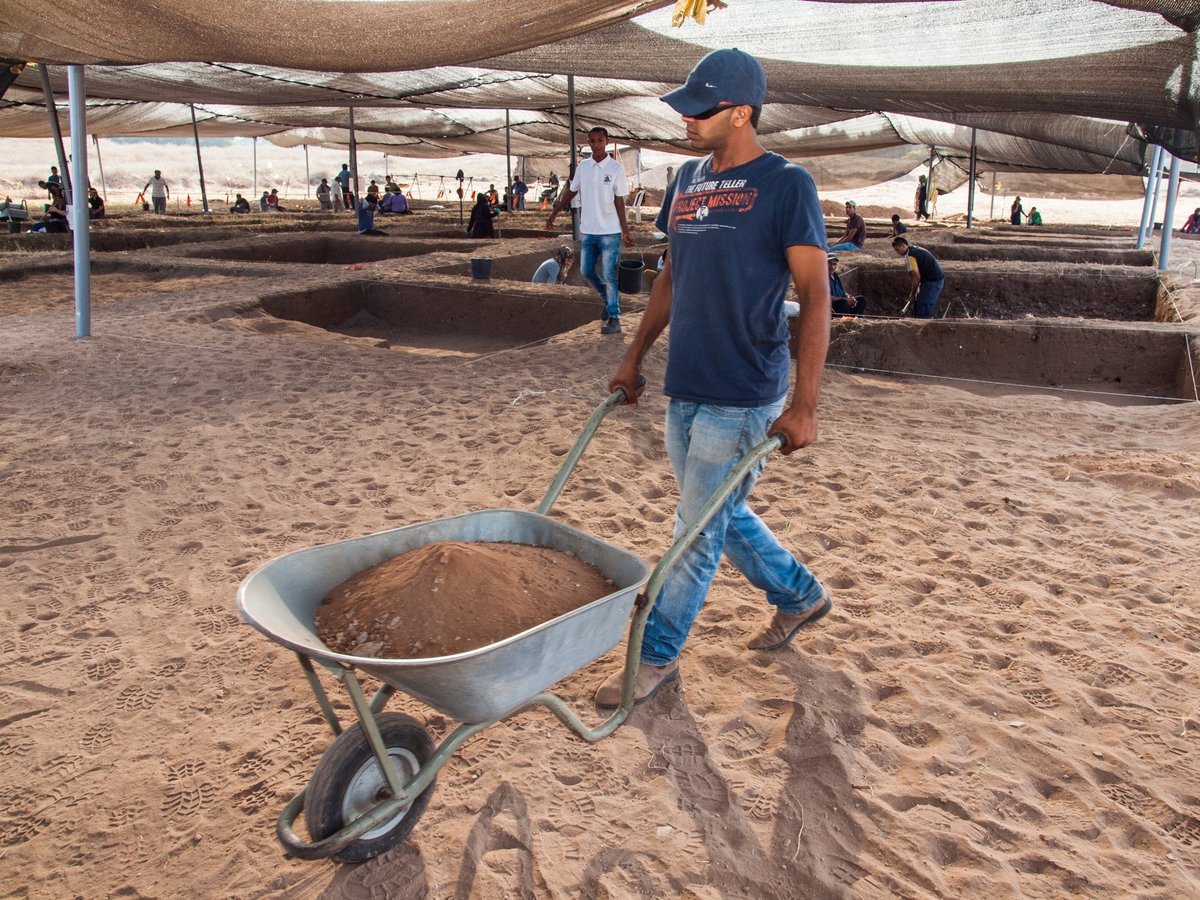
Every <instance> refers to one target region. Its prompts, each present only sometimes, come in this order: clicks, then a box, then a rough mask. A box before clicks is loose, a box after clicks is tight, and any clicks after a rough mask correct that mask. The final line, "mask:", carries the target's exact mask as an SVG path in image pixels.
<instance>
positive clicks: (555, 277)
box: [533, 244, 575, 284]
mask: <svg viewBox="0 0 1200 900" xmlns="http://www.w3.org/2000/svg"><path fill="white" fill-rule="evenodd" d="M574 264H575V251H574V250H572V249H571V248H570V247H568V246H567V245H566V244H563V245H562V246H561V247H559V248H558V252H557V253H555V254H554V256H553V258H551V259H548V260H546V261H545V262H544V263H542V264H541V265H540V266H538V267H537V271H536V272H534V273H533V283H534V284H562V283H563V282H565V281H566V280H567V273H568V272H570V271H571V266H573V265H574Z"/></svg>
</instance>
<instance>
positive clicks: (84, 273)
mask: <svg viewBox="0 0 1200 900" xmlns="http://www.w3.org/2000/svg"><path fill="white" fill-rule="evenodd" d="M67 92H68V94H69V97H70V108H71V165H72V166H74V167H75V172H74V175H75V178H74V183H75V184H77V185H79V186H80V187H81V188H84V189H83V190H82V191H81V196H80V197H79V198H78V199H77V201H76V202H75V203H74V204H70V203H69V204H68V207H67V208H68V209H69V210H70V218H71V231H72V237H73V246H74V250H75V337H76V338H88V337H91V336H92V235H91V231H90V223H89V220H90V215H89V210H88V203H87V190H86V188H85V185H87V183H88V169H87V93H86V92H85V91H84V87H83V66H67Z"/></svg>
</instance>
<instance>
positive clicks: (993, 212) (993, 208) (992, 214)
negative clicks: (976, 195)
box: [988, 169, 996, 222]
mask: <svg viewBox="0 0 1200 900" xmlns="http://www.w3.org/2000/svg"><path fill="white" fill-rule="evenodd" d="M994 218H996V170H995V169H992V206H991V209H990V210H989V211H988V221H989V222H990V221H991V220H992V219H994Z"/></svg>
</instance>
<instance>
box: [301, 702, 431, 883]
mask: <svg viewBox="0 0 1200 900" xmlns="http://www.w3.org/2000/svg"><path fill="white" fill-rule="evenodd" d="M375 722H376V724H377V725H378V727H379V735H380V737H382V738H383V746H384V747H386V748H387V752H388V756H389V757H391V760H392V762H393V764H394V765H395V766H396V767H397V769H398V771H399V773H400V778H401V779H402V780H404V781H408V780H409V779H411V778H412V777H413V776H414V775H415V774H416V773H417V772H418V771H419V770H420V768H421V766H423V765H425V764H426V763H427V762H429V758H430V757H431V756H432V755H433V741H432V740H431V739H430V737H429V733H428V732H427V731H426V730H425V729H424V727H422V725H421V724H420V723H419V722H417V721H416V720H415V719H413V718H411V717H410V716H406V715H402V714H401V713H382V714H380V715H378V716H376V717H375ZM433 785H434V783H433V782H430V784H429V787H427V788H426V789H425V790H424V791H422V792H421V795H420V796H419V797H417V799H416V800H414V801H413V802H412V803H410V804H409V805H408V807H407V808H406V809H403V810H401V811H400V812H399V813H397V814H396V815H395V816H394V817H393V818H391V819H389V820H388V821H386V822H384V823H383V824H382V825H380V826H378V827H377V828H374V829H372V830H371V831H368V832H367V833H366V834H364V835H363V836H362V837H361V838H359V839H358V840H356V841H355V842H354V843H352V844H350V845H349V846H348V847H346V848H345V849H343V850H341V851H340V852H339V853H337V854H336V855H335V856H334V859H336V860H338V861H340V862H363V861H364V860H368V859H371V858H373V857H375V856H378V855H379V854H380V853H383V852H384V851H386V850H390V849H391V848H392V847H394V846H396V844H398V843H400V842H401V841H402V840H404V839H405V838H406V837H408V834H409V832H411V831H412V830H413V827H414V826H415V825H416V824H417V820H418V819H420V818H421V814H422V813H424V812H425V807H426V806H428V805H429V798H430V797H431V796H432V795H433ZM390 796H391V789H390V788H389V787H388V783H387V779H386V778H384V776H383V773H382V772H381V771H380V770H379V763H378V761H377V760H376V759H375V754H374V753H373V752H372V750H371V744H370V742H369V741H368V740H367V736H366V734H365V733H364V732H363V730H362V726H361V725H357V724H356V725H355V726H354V727H353V728H349V729H347V730H346V731H344V732H342V734H341V736H339V737H338V739H337V740H336V741H334V742H333V744H332V745H331V746H330V747H329V749H328V750H326V751H325V753H324V755H323V756H322V757H321V761H320V762H319V763H317V768H316V771H315V772H313V777H312V780H311V781H310V782H309V785H308V790H307V792H306V796H305V803H304V812H305V823H306V824H307V826H308V833H309V836H310V837H311V838H312V839H313V840H314V841H319V840H323V839H324V838H327V837H329V836H330V835H331V834H334V833H335V832H337V831H340V830H341V829H342V828H344V827H345V826H346V825H349V824H350V823H352V822H354V821H355V820H356V819H359V818H361V817H362V816H363V815H365V814H366V813H368V812H370V811H371V810H372V809H373V808H374V807H376V806H378V805H379V803H381V802H382V801H384V800H387V799H388V798H389V797H390Z"/></svg>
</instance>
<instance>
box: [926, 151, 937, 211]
mask: <svg viewBox="0 0 1200 900" xmlns="http://www.w3.org/2000/svg"><path fill="white" fill-rule="evenodd" d="M936 152H937V148H936V147H933V146H930V148H929V175H928V177H927V178H926V179H925V208H926V209H929V207H931V206H932V205H933V157H934V154H935V153H936Z"/></svg>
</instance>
